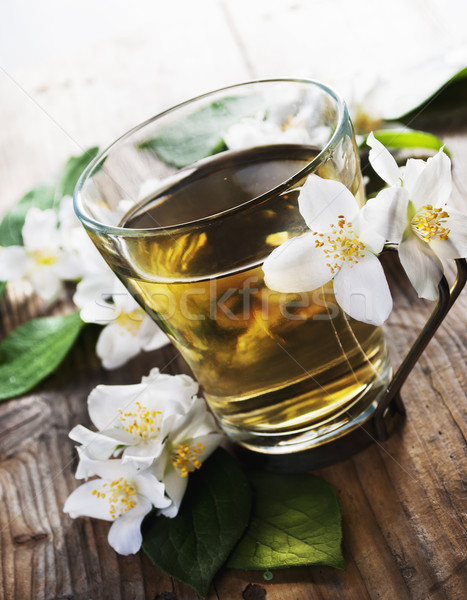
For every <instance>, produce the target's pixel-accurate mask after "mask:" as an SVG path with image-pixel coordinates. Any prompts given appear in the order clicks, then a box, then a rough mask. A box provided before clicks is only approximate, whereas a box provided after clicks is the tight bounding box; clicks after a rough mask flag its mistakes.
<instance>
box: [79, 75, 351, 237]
mask: <svg viewBox="0 0 467 600" xmlns="http://www.w3.org/2000/svg"><path fill="white" fill-rule="evenodd" d="M263 83H266V84H269V83H299V84H308V85H310V84H311V85H312V86H315V87H317V88H320V89H321V90H322V91H324V92H325V93H326V94H328V96H330V97H331V98H332V99H333V100H334V101H335V102H336V108H337V117H336V127H335V129H334V131H333V133H332V135H331V137H330V139H329V140H328V142H327V143H326V145H325V146H324V147H323V148H322V149H321V151H320V152H319V153H318V154H317V155H316V156H315V157H314V158H313V159H312V160H311V161H310V162H308V163H307V164H306V165H305V166H304V167H303V168H302V169H300V170H299V171H297V172H296V173H295V174H294V175H292V176H291V177H289V178H288V179H286V180H284V181H282V182H281V183H280V184H279V185H276V186H275V187H272V188H270V189H268V190H267V191H266V192H263V193H262V194H260V195H258V196H254V197H252V198H250V199H249V200H247V201H245V202H242V203H241V204H239V205H237V206H232V207H230V208H228V209H226V210H224V211H221V212H219V213H215V214H213V215H208V216H205V217H201V218H200V219H196V220H193V221H187V222H184V223H177V224H174V225H168V226H159V227H151V228H144V229H133V228H128V227H119V226H117V225H108V224H105V223H102V222H101V221H97V220H95V219H93V218H91V217H90V216H88V215H87V214H86V211H85V210H84V207H83V204H84V201H83V197H82V196H83V188H84V186H85V184H86V182H87V181H88V180H89V179H91V177H92V176H93V173H94V171H95V169H96V168H99V167H100V165H101V163H102V161H103V160H105V159H106V158H107V157H108V156H109V155H110V153H111V152H112V151H113V150H114V149H115V148H116V147H118V146H120V145H121V144H122V142H124V141H125V140H127V139H128V138H130V137H131V136H132V135H133V134H135V133H136V132H139V131H140V130H142V129H143V128H144V127H146V126H148V125H149V124H150V123H153V122H155V121H157V120H158V119H160V118H162V117H164V116H165V115H167V114H169V113H171V112H174V111H176V110H178V109H180V108H182V107H184V106H187V105H189V104H192V103H194V102H196V101H198V100H202V99H203V98H207V97H209V96H213V95H215V94H218V93H220V92H226V91H228V90H234V89H237V88H242V87H247V86H251V85H255V84H263ZM349 122H350V118H349V113H348V109H347V105H346V104H345V102H344V100H343V99H342V98H341V97H340V96H339V94H338V93H337V92H336V91H335V90H334V89H333V88H331V87H330V86H328V85H327V84H325V83H322V82H320V81H317V80H313V79H301V78H272V79H254V80H251V81H246V82H243V83H237V84H233V85H228V86H224V87H221V88H218V89H216V90H212V91H209V92H205V93H203V94H199V95H198V96H195V97H193V98H190V99H188V100H185V101H183V102H180V103H178V104H176V105H174V106H171V107H170V108H168V109H166V110H164V111H162V112H160V113H158V114H156V115H154V116H152V117H150V118H149V119H146V120H145V121H143V122H142V123H139V124H138V125H136V126H135V127H132V128H131V129H129V130H128V131H126V132H125V133H123V134H122V135H121V136H119V137H118V138H117V139H116V140H114V141H113V142H112V143H111V144H110V145H109V146H107V148H105V149H104V150H103V151H102V152H99V154H98V155H97V156H96V157H95V158H94V159H93V160H92V161H91V162H90V163H89V165H88V166H87V167H86V168H85V170H84V171H83V173H82V174H81V176H80V178H79V179H78V182H77V184H76V186H75V189H74V192H73V207H74V210H75V213H76V215H77V216H78V218H79V220H80V221H81V223H82V224H83V225H84V226H86V227H89V228H90V229H92V230H93V231H96V232H105V233H106V234H110V235H115V236H125V237H141V236H148V235H154V234H155V233H161V232H175V231H180V230H184V229H192V228H193V227H195V226H197V225H198V224H199V225H200V226H202V225H203V224H205V223H207V222H211V221H213V220H217V219H221V218H224V217H226V216H229V215H231V214H233V213H234V212H237V211H239V210H244V209H245V208H246V207H248V206H249V205H251V204H253V203H254V204H257V203H261V202H262V201H264V200H266V199H267V198H269V197H270V196H273V195H274V196H276V195H279V194H281V193H283V192H285V191H286V190H288V189H289V188H290V187H291V186H293V185H294V184H295V183H296V182H298V181H300V180H301V179H303V177H305V176H306V175H308V174H309V173H310V172H311V171H313V170H314V169H315V167H317V166H318V165H319V164H321V163H322V162H323V159H324V158H325V157H326V156H327V155H328V154H330V153H331V152H332V151H333V150H334V149H335V147H336V146H337V144H338V143H339V141H340V140H341V138H342V136H343V135H344V133H345V129H346V128H347V126H348V124H349ZM100 168H103V167H102V166H101V167H100Z"/></svg>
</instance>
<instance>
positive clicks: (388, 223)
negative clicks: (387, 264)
mask: <svg viewBox="0 0 467 600" xmlns="http://www.w3.org/2000/svg"><path fill="white" fill-rule="evenodd" d="M408 204H409V197H408V193H407V191H406V190H405V189H404V188H396V187H390V188H386V189H384V190H381V192H379V194H378V195H377V196H376V197H375V198H371V199H370V200H368V202H367V203H366V204H365V206H364V207H363V208H362V211H361V214H362V216H363V218H364V219H365V221H367V222H368V223H369V224H370V226H371V227H373V228H374V229H375V230H376V231H377V232H378V233H379V234H380V235H382V236H383V237H384V239H385V240H387V241H388V242H393V243H399V242H400V241H401V239H402V235H403V233H404V230H405V228H406V227H407V207H408ZM372 249H373V248H372ZM373 250H374V249H373Z"/></svg>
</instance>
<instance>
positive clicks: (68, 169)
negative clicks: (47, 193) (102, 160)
mask: <svg viewBox="0 0 467 600" xmlns="http://www.w3.org/2000/svg"><path fill="white" fill-rule="evenodd" d="M98 153H99V148H98V147H97V146H94V147H92V148H89V150H86V151H85V152H83V154H81V155H80V156H72V157H71V158H69V159H68V162H67V163H66V165H65V167H64V169H63V172H62V174H61V177H60V179H59V182H58V185H57V194H58V196H59V197H62V196H73V192H74V189H75V187H76V184H77V183H78V179H79V178H80V177H81V174H82V172H83V171H84V169H85V168H86V167H87V166H88V164H89V163H90V162H91V160H93V159H94V158H95V157H96V156H97V155H98Z"/></svg>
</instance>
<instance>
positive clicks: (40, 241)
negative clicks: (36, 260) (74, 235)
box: [22, 207, 60, 251]
mask: <svg viewBox="0 0 467 600" xmlns="http://www.w3.org/2000/svg"><path fill="white" fill-rule="evenodd" d="M22 236H23V243H24V247H25V248H26V250H29V251H34V250H43V249H50V250H53V249H56V250H58V244H59V237H60V236H59V232H58V229H57V213H56V212H55V210H53V209H47V210H40V209H39V208H36V207H32V208H30V209H29V210H28V212H27V214H26V218H25V220H24V225H23V229H22Z"/></svg>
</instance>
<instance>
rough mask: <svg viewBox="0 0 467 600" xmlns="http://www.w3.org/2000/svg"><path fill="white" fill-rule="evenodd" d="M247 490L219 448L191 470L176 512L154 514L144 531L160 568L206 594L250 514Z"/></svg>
mask: <svg viewBox="0 0 467 600" xmlns="http://www.w3.org/2000/svg"><path fill="white" fill-rule="evenodd" d="M250 505H251V492H250V488H249V485H248V481H247V479H246V477H245V476H244V474H243V472H242V470H241V469H240V467H239V466H238V464H237V462H236V461H235V460H234V459H233V458H232V457H231V456H230V455H229V454H227V452H225V450H222V449H218V450H217V451H216V452H215V453H214V454H213V455H212V456H211V457H210V458H209V459H208V460H207V461H206V463H205V464H204V465H203V466H202V467H201V469H200V470H199V471H198V472H196V473H193V474H192V475H190V481H189V484H188V489H187V492H186V495H185V498H184V500H183V503H182V506H181V509H180V512H179V514H178V515H177V516H176V517H175V518H173V519H168V518H166V517H153V518H151V519H150V520H148V521H146V523H145V527H144V530H143V550H144V551H145V552H146V554H147V555H148V556H149V558H150V559H151V560H152V561H153V563H155V564H156V565H157V566H158V567H160V568H161V569H162V570H163V571H165V572H166V573H168V574H169V575H171V576H172V577H175V578H176V579H179V580H180V581H183V582H184V583H187V584H188V585H190V586H191V587H192V588H193V589H194V590H196V592H197V593H198V594H200V595H201V596H203V597H205V596H206V595H207V593H208V591H209V586H210V585H211V581H212V578H213V577H214V575H215V574H216V573H217V571H218V570H219V569H220V568H221V567H222V565H223V564H224V563H225V561H226V560H227V557H228V555H229V554H230V552H231V551H232V548H233V546H234V545H235V544H236V542H237V541H238V540H239V538H240V536H241V534H242V533H243V531H244V529H245V527H246V525H247V522H248V517H249V514H250Z"/></svg>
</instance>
